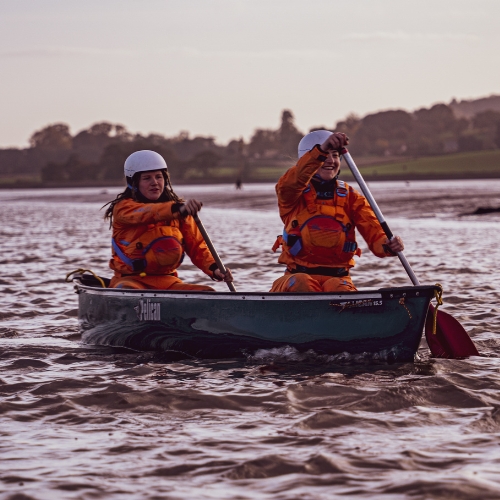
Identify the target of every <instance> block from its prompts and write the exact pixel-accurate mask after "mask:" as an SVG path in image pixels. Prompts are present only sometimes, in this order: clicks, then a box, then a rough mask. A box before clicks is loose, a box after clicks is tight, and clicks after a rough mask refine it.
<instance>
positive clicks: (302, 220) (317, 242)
mask: <svg viewBox="0 0 500 500" xmlns="http://www.w3.org/2000/svg"><path fill="white" fill-rule="evenodd" d="M348 194H349V186H348V185H347V184H346V183H345V182H344V181H341V180H337V184H336V188H335V193H334V197H333V199H330V200H318V199H317V193H316V190H315V189H314V186H313V185H312V184H311V183H309V184H308V186H307V188H306V189H305V190H304V192H303V194H302V196H303V198H304V201H305V205H306V206H305V208H304V209H303V210H301V211H300V212H298V213H297V214H295V215H294V216H293V217H292V218H291V220H290V221H288V223H287V224H286V225H285V228H284V230H283V235H282V236H279V237H278V239H277V240H276V243H275V244H274V246H273V251H276V250H277V248H278V247H279V246H280V245H282V246H283V252H282V254H284V255H283V257H284V258H281V257H280V262H283V263H287V264H288V263H290V262H288V261H289V260H299V261H302V262H306V263H310V264H314V265H330V266H335V265H346V264H347V263H348V262H349V261H350V260H351V259H352V258H353V256H354V255H358V256H359V255H361V251H360V249H358V245H357V243H356V238H355V231H354V224H353V223H352V221H351V220H350V218H349V216H348V215H347V212H346V208H347V207H346V204H347V200H348ZM287 253H288V254H289V255H290V257H291V259H290V258H287V257H286V254H287Z"/></svg>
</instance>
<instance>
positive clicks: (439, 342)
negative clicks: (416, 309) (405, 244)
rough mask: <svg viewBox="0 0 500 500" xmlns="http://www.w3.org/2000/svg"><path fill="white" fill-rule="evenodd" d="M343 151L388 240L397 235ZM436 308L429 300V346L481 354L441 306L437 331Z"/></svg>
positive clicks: (453, 354)
mask: <svg viewBox="0 0 500 500" xmlns="http://www.w3.org/2000/svg"><path fill="white" fill-rule="evenodd" d="M340 154H341V155H342V156H343V157H344V159H345V161H346V163H347V165H348V167H349V169H350V170H351V172H352V175H353V176H354V178H355V179H356V182H357V183H358V184H359V187H360V188H361V191H362V192H363V194H364V195H365V198H366V199H367V200H368V203H369V204H370V206H371V207H372V210H373V212H374V213H375V215H376V216H377V219H378V220H379V222H380V225H381V226H382V229H383V230H384V233H385V234H386V236H387V237H388V238H389V240H391V239H392V238H393V237H394V235H393V234H392V231H391V230H390V229H389V226H388V225H387V222H386V221H385V219H384V216H383V215H382V212H381V211H380V208H379V207H378V205H377V202H376V201H375V198H373V196H372V194H371V192H370V189H369V188H368V186H367V184H366V182H365V181H364V179H363V177H362V176H361V173H360V172H359V170H358V167H357V166H356V164H355V163H354V160H353V159H352V157H351V155H350V153H349V151H348V150H347V149H346V148H342V149H341V150H340ZM397 256H398V258H399V260H400V261H401V264H403V267H404V268H405V270H406V272H407V274H408V276H409V277H410V280H411V282H412V283H413V284H414V285H415V286H417V285H420V282H419V281H418V278H417V277H416V276H415V273H414V272H413V270H412V268H411V266H410V264H409V262H408V261H407V260H406V257H405V256H404V254H403V252H398V253H397ZM434 312H435V310H434V306H433V305H432V304H429V311H428V313H427V318H426V321H425V338H426V339H427V344H429V349H430V350H431V353H432V355H433V356H434V357H437V358H465V357H468V356H479V353H478V351H477V349H476V346H475V345H474V343H473V342H472V340H471V339H470V337H469V335H468V334H467V332H466V331H465V330H464V328H463V326H462V325H461V324H460V323H459V322H458V321H457V320H456V319H455V318H453V317H452V316H450V315H449V314H447V313H445V312H443V311H441V310H439V311H437V318H436V325H435V327H436V328H435V332H434Z"/></svg>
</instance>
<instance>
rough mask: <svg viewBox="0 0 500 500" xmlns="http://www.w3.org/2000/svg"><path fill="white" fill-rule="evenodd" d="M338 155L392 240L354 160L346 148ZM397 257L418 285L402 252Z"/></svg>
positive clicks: (391, 235) (389, 231)
mask: <svg viewBox="0 0 500 500" xmlns="http://www.w3.org/2000/svg"><path fill="white" fill-rule="evenodd" d="M340 154H341V155H342V156H343V157H344V159H345V161H346V163H347V166H348V167H349V169H350V170H351V172H352V175H353V176H354V178H355V179H356V182H357V183H358V184H359V187H360V188H361V191H362V192H363V194H364V195H365V198H366V199H367V200H368V203H369V204H370V206H371V207H372V210H373V212H374V213H375V215H376V216H377V219H378V221H379V222H380V225H381V226H382V229H383V230H384V233H385V235H386V236H387V237H388V238H389V240H392V238H393V237H394V235H393V234H392V231H391V230H390V229H389V226H388V224H387V222H386V221H385V219H384V216H383V215H382V212H381V210H380V208H379V207H378V205H377V202H376V201H375V198H374V197H373V196H372V193H371V192H370V189H369V188H368V185H367V184H366V182H365V180H364V179H363V177H362V176H361V173H360V171H359V170H358V167H357V166H356V164H355V163H354V160H353V159H352V156H351V154H350V153H349V151H348V150H347V149H346V148H342V149H341V150H340ZM397 256H398V258H399V260H400V261H401V264H403V267H404V268H405V271H406V272H407V274H408V276H409V277H410V280H411V282H412V283H413V284H414V285H415V286H416V285H420V282H419V281H418V278H417V277H416V276H415V273H414V272H413V269H412V268H411V266H410V263H409V262H408V261H407V260H406V257H405V255H404V253H403V252H398V253H397Z"/></svg>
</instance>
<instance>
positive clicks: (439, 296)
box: [432, 283, 443, 335]
mask: <svg viewBox="0 0 500 500" xmlns="http://www.w3.org/2000/svg"><path fill="white" fill-rule="evenodd" d="M436 287H437V290H436V289H434V298H435V299H436V302H437V304H436V307H435V308H434V318H433V321H432V333H433V335H436V329H437V316H438V307H439V306H441V305H442V304H443V286H442V285H441V283H436Z"/></svg>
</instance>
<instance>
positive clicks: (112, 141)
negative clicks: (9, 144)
mask: <svg viewBox="0 0 500 500" xmlns="http://www.w3.org/2000/svg"><path fill="white" fill-rule="evenodd" d="M490 101H491V106H492V108H491V109H488V107H487V106H488V102H490ZM318 129H327V130H337V131H342V132H345V133H347V135H348V136H349V137H350V149H352V151H353V152H354V153H355V154H356V155H358V156H374V157H381V156H386V157H390V156H413V157H414V156H427V155H439V154H446V153H454V152H461V151H477V150H483V149H494V148H500V96H492V97H491V98H485V99H479V100H477V101H462V102H460V103H458V102H456V101H453V102H452V103H450V105H445V104H436V105H434V106H431V107H430V108H421V109H418V110H416V111H414V112H411V113H410V112H407V111H404V110H401V109H396V110H387V111H380V112H377V113H370V114H368V115H366V116H364V117H362V118H361V117H359V116H357V115H355V114H350V115H348V116H347V117H346V118H344V119H343V120H340V121H338V122H337V124H336V125H335V127H332V128H330V126H326V125H325V126H320V127H312V128H311V129H310V130H311V131H312V130H318ZM303 135H304V133H303V132H301V131H300V130H298V128H297V127H296V125H295V120H294V116H293V113H292V111H290V110H288V109H285V110H283V111H282V113H281V120H280V124H279V127H278V128H277V129H263V128H258V129H256V130H255V131H254V133H253V135H252V137H251V138H250V140H249V142H248V143H247V142H245V141H244V140H243V139H242V138H240V139H238V140H236V139H234V140H232V141H230V142H229V143H228V144H227V146H221V145H217V144H216V143H215V139H214V137H210V136H209V137H201V136H196V137H190V135H189V133H188V132H186V131H182V132H180V133H179V134H178V135H177V136H175V137H170V138H167V137H164V136H162V135H160V134H149V135H148V136H142V135H140V134H132V133H130V132H129V131H127V129H126V128H125V127H124V126H123V125H120V124H113V123H109V122H105V121H103V122H98V123H95V124H93V125H92V126H90V127H89V128H88V129H86V130H82V131H80V132H78V133H77V134H76V135H75V136H74V137H73V136H72V135H71V132H70V129H69V126H68V125H66V124H64V123H54V124H50V125H47V126H46V127H44V128H42V129H40V130H37V131H36V132H34V133H33V135H32V136H31V137H30V139H29V143H30V147H29V148H26V149H16V148H9V149H0V175H4V176H5V175H23V174H32V175H33V174H37V175H38V174H40V175H41V178H42V180H43V181H44V182H46V183H58V182H59V183H61V182H64V183H70V182H82V181H86V182H115V181H116V182H121V180H122V179H123V163H124V161H125V159H126V158H127V156H128V155H129V154H131V153H132V152H134V151H137V150H140V149H151V150H153V151H157V152H158V153H159V154H161V155H162V156H163V157H164V158H165V160H166V162H167V164H168V168H169V171H170V173H171V175H172V177H173V178H174V181H175V180H188V179H191V178H193V179H194V178H196V179H200V178H206V177H210V176H213V175H215V174H216V172H217V170H218V169H219V170H220V171H222V170H224V169H225V170H226V171H229V172H236V174H235V175H237V176H238V177H239V178H244V177H246V176H248V175H249V174H250V173H251V172H252V169H254V168H266V167H267V166H270V165H271V164H272V163H273V162H274V163H277V162H278V163H279V162H280V161H292V160H295V158H296V157H297V145H298V143H299V141H300V139H301V138H302V137H303Z"/></svg>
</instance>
